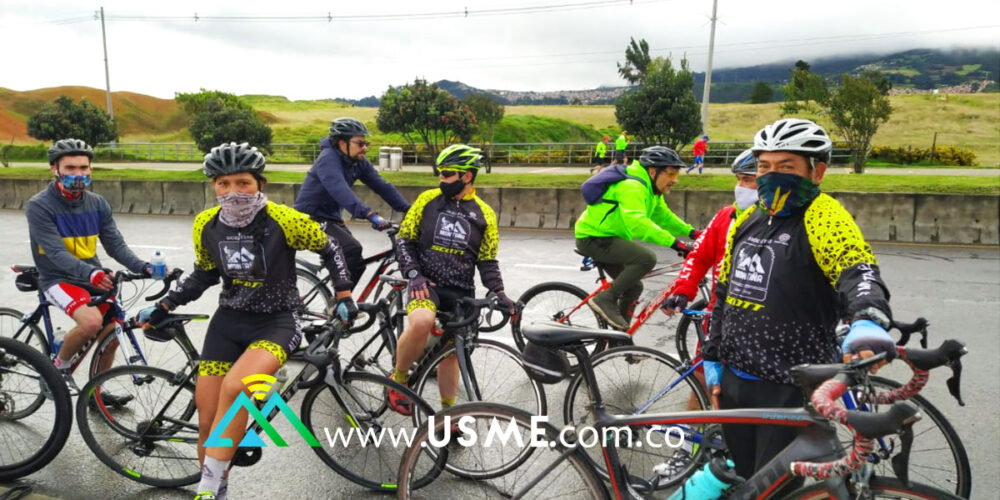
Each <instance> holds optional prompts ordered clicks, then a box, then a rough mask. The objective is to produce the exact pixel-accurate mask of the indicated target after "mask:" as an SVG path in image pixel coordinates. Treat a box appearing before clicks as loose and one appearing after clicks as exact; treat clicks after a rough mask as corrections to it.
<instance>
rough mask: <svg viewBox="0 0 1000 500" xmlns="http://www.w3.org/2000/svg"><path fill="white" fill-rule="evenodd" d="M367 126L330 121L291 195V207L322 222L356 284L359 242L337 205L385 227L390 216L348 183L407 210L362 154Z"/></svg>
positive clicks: (361, 268) (359, 267)
mask: <svg viewBox="0 0 1000 500" xmlns="http://www.w3.org/2000/svg"><path fill="white" fill-rule="evenodd" d="M366 137H368V128H367V127H365V125H364V124H363V123H361V122H360V121H358V120H356V119H354V118H337V119H336V120H333V123H331V124H330V137H326V138H324V139H323V140H321V141H320V143H319V145H320V153H319V157H318V158H316V163H313V166H312V168H311V169H309V173H308V174H307V175H306V180H305V181H304V182H303V183H302V189H301V190H300V191H299V196H298V198H296V200H295V209H296V210H298V211H300V212H304V213H307V214H309V215H310V216H312V218H313V219H315V220H317V221H319V222H320V223H323V225H324V228H325V229H326V233H327V234H329V235H330V236H333V237H334V238H335V239H336V240H337V242H338V243H340V246H341V248H342V249H343V251H344V258H345V259H347V267H348V269H349V270H350V272H351V281H352V282H354V284H355V285H357V283H358V280H359V279H360V278H361V275H362V274H363V273H364V271H365V266H364V261H363V258H362V256H361V251H362V248H361V243H358V240H357V239H355V238H354V236H353V235H352V234H351V232H350V231H349V230H348V229H347V226H346V225H344V218H343V216H342V215H341V211H342V210H347V211H348V212H350V214H351V215H352V216H353V217H356V218H359V219H366V220H367V221H369V222H371V224H372V227H373V228H375V229H377V230H379V231H384V230H386V229H388V228H389V221H387V220H386V219H384V218H383V217H382V216H380V215H379V214H377V213H375V211H374V210H372V209H371V207H369V206H368V205H365V203H364V202H363V201H361V199H360V198H358V195H356V194H354V191H352V190H351V186H353V185H354V183H355V182H356V181H358V180H360V181H361V182H363V183H364V184H365V185H366V186H368V187H369V188H371V190H372V191H375V193H377V194H378V195H379V196H381V197H382V199H383V200H385V201H386V203H388V204H389V206H390V207H392V209H393V210H395V211H397V212H402V213H406V211H407V210H409V209H410V204H409V203H408V202H407V201H406V199H405V198H403V195H401V194H399V191H397V190H396V188H395V187H393V185H392V184H389V183H388V182H386V180H385V179H383V178H382V176H381V175H379V174H378V172H376V171H375V167H374V166H372V164H371V162H369V161H368V159H367V158H365V152H367V151H368V145H369V142H368V141H367V140H366Z"/></svg>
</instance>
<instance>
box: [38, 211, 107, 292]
mask: <svg viewBox="0 0 1000 500" xmlns="http://www.w3.org/2000/svg"><path fill="white" fill-rule="evenodd" d="M25 215H26V216H27V218H28V234H29V235H30V237H31V241H34V242H35V244H37V245H38V246H39V247H40V248H32V249H31V251H32V253H42V252H43V253H45V256H46V257H48V258H49V260H51V261H52V263H53V264H55V265H56V266H58V267H59V268H60V269H62V270H64V271H66V272H69V273H72V274H73V275H74V276H77V277H79V279H80V281H81V282H84V283H87V282H89V281H90V273H92V272H93V271H94V270H95V269H97V268H96V267H94V266H92V265H90V264H88V263H86V262H84V261H82V260H80V259H78V258H76V257H74V256H73V254H71V253H69V250H66V245H65V244H63V240H62V237H61V236H59V231H57V230H56V225H55V222H53V220H52V217H51V215H49V213H48V211H47V210H46V209H45V208H43V207H42V206H40V205H39V204H38V203H30V202H29V203H28V206H27V208H26V210H25Z"/></svg>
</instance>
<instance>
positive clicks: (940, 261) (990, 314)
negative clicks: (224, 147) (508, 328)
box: [0, 210, 1000, 500]
mask: <svg viewBox="0 0 1000 500" xmlns="http://www.w3.org/2000/svg"><path fill="white" fill-rule="evenodd" d="M116 218H117V220H118V224H119V227H120V228H121V230H122V232H123V233H124V234H125V236H126V239H127V240H128V241H129V242H130V243H131V245H132V247H133V248H134V249H136V250H137V251H138V252H139V253H140V254H142V255H150V254H152V252H153V250H154V249H162V250H165V251H166V253H167V259H168V262H169V263H170V264H171V265H172V266H180V267H185V268H189V267H190V263H191V262H192V261H193V253H192V251H191V248H190V247H191V245H190V228H191V218H190V217H173V216H162V217H152V216H132V215H119V216H117V217H116ZM352 229H353V230H354V232H355V234H356V235H357V236H358V237H359V239H360V240H361V241H362V243H363V244H364V245H365V247H366V248H367V249H369V250H375V249H381V248H382V247H384V246H385V240H384V237H382V236H381V235H379V234H377V233H375V232H373V231H371V230H370V229H368V228H367V227H365V226H354V227H353V228H352ZM0 234H2V235H4V244H3V245H2V246H0V263H3V264H14V263H27V262H30V260H31V259H30V256H29V253H28V236H27V229H26V227H25V223H24V217H23V214H22V213H20V212H15V211H5V210H0ZM501 241H502V244H501V246H500V262H501V268H502V270H503V273H504V278H505V282H506V283H507V289H508V291H509V292H510V294H511V296H517V295H519V294H520V293H521V292H523V291H524V290H525V289H527V288H528V287H529V286H531V285H533V284H536V283H539V282H542V281H552V280H558V281H569V282H573V283H575V284H577V285H579V286H581V287H584V288H591V287H592V286H593V280H594V278H595V275H594V274H593V273H582V272H579V271H578V270H577V268H578V262H579V261H578V258H577V256H576V255H575V254H573V251H572V246H573V244H572V235H571V234H570V233H568V232H564V231H532V230H504V231H502V236H501ZM875 249H876V252H877V253H878V255H879V258H880V261H881V264H882V269H883V273H884V276H885V279H886V281H887V283H888V284H889V286H890V288H891V290H892V303H893V307H894V311H895V314H896V316H897V317H898V318H914V317H916V316H918V315H919V316H926V317H927V318H929V319H930V321H931V322H932V325H933V326H932V332H933V333H932V335H933V337H932V340H933V341H934V342H933V343H936V342H937V341H940V340H941V339H944V338H946V337H956V338H960V339H963V340H965V341H966V342H967V343H968V345H969V347H970V350H971V354H970V355H969V356H967V357H966V358H965V373H964V375H965V377H964V387H963V389H964V391H963V392H964V396H965V399H966V401H967V403H968V406H967V407H965V408H960V407H959V406H958V405H957V404H956V403H955V402H954V400H953V399H952V398H951V397H950V396H948V394H947V390H946V389H945V386H944V378H945V377H943V376H936V377H932V380H931V383H930V384H929V386H928V388H927V389H926V390H925V391H924V393H925V395H926V396H927V397H928V398H929V399H930V400H931V401H933V402H934V403H935V405H937V406H938V408H939V409H941V410H942V411H943V412H944V413H945V415H946V416H947V417H948V419H949V420H950V421H951V422H952V423H953V424H954V425H955V427H956V428H957V430H958V432H959V434H960V435H961V436H962V438H963V440H964V442H965V444H966V447H967V448H968V452H969V455H970V457H971V460H972V466H973V477H974V491H973V498H996V493H995V492H996V491H998V490H1000V477H998V475H997V473H996V472H997V467H996V450H997V449H1000V417H998V415H1000V363H997V359H998V357H1000V339H998V337H997V332H1000V250H998V249H997V248H996V247H960V246H926V245H899V244H884V245H882V244H879V245H875ZM655 250H656V251H657V253H658V254H659V256H660V258H661V260H662V261H664V262H673V261H675V260H676V257H675V256H673V255H672V254H671V253H670V252H666V251H663V250H662V249H659V248H657V249H655ZM11 277H12V273H11V271H9V270H8V269H7V267H6V265H4V266H0V285H3V286H0V303H2V304H3V305H4V306H8V307H14V308H17V309H20V310H28V309H30V308H32V307H34V304H33V301H34V296H33V295H32V294H23V293H18V292H17V291H16V290H15V289H14V287H13V286H10V285H9V284H10V280H11ZM666 284H667V280H666V279H664V278H661V279H655V280H652V281H651V282H649V283H647V290H659V289H661V288H662V287H663V286H665V285H666ZM214 300H215V292H214V291H210V292H209V293H207V294H206V296H205V297H203V298H202V299H201V300H199V301H198V302H197V303H195V304H192V305H189V306H188V307H186V308H185V310H186V311H189V312H205V313H211V312H212V310H213V309H214V307H213V305H212V304H213V301H214ZM55 317H56V318H57V322H58V323H61V324H63V325H64V326H66V324H67V320H66V318H64V317H63V316H62V315H59V314H56V315H55ZM203 327H204V323H201V324H194V327H193V329H192V330H193V337H194V338H195V343H196V344H198V345H200V342H201V339H202V338H203V335H204V331H203ZM669 331H672V330H670V329H669V325H666V320H665V319H664V317H663V316H662V315H659V314H657V315H656V319H655V321H654V322H653V323H652V324H650V325H647V326H646V327H645V328H644V330H643V332H641V333H640V334H639V335H638V337H637V340H638V342H639V343H641V344H647V345H652V346H657V347H661V348H663V349H664V350H672V347H671V345H670V344H671V343H670V342H667V338H668V337H667V336H666V334H665V333H666V332H669ZM493 335H496V336H497V338H501V339H504V337H506V336H507V335H506V334H505V333H503V332H497V333H496V334H493ZM508 338H509V337H508ZM905 374H906V371H905V369H904V368H902V367H896V366H894V367H891V370H890V375H891V376H894V377H895V378H902V377H904V376H905ZM546 391H547V395H548V402H549V413H550V415H561V411H562V409H561V399H562V394H563V392H564V386H563V385H556V386H547V387H546ZM298 399H301V397H299V398H296V400H295V401H292V402H291V403H290V404H291V406H292V408H293V409H296V410H297V409H298V406H299V402H298ZM553 419H554V421H555V423H557V424H558V423H559V422H560V420H561V419H560V418H559V417H553ZM282 423H283V422H282ZM278 430H279V432H281V433H282V434H284V435H294V434H288V433H289V432H293V430H292V429H291V427H290V426H288V425H287V424H285V425H284V427H282V425H281V424H279V426H278ZM290 444H291V446H290V447H288V448H281V449H279V448H275V447H273V446H272V447H268V448H267V449H266V450H265V453H264V458H263V460H262V461H261V463H259V464H258V465H256V466H255V467H254V468H253V469H252V470H236V472H234V474H235V475H234V478H235V483H234V485H233V487H232V491H233V498H275V495H278V496H280V497H281V498H346V497H352V498H358V499H360V498H386V497H385V496H384V495H376V494H372V493H367V492H364V491H362V490H360V488H358V487H356V486H354V485H353V484H352V483H349V482H347V481H345V480H343V479H342V478H340V477H339V476H337V475H336V474H335V473H334V472H333V471H331V470H330V469H328V468H326V467H325V466H324V465H323V464H322V463H321V462H320V461H319V460H317V459H316V457H315V456H314V455H313V453H312V452H311V451H310V450H309V449H308V447H306V446H296V443H293V442H292V443H290ZM28 480H30V481H32V482H34V483H35V484H36V486H37V490H36V491H37V492H38V493H42V494H44V495H49V496H53V497H58V498H71V499H105V498H130V499H135V500H138V499H186V498H191V497H192V493H191V490H158V489H152V488H145V487H143V486H142V485H139V484H137V483H133V482H130V481H127V480H125V479H124V478H123V477H122V476H119V475H117V474H115V473H113V472H112V471H110V470H109V469H107V468H106V467H105V466H104V465H102V464H101V463H100V462H98V461H97V459H96V458H94V456H93V455H92V454H91V453H90V451H89V450H88V449H87V447H86V445H85V444H84V443H83V441H82V439H81V438H80V435H79V433H78V432H77V431H76V430H74V431H73V433H72V434H71V436H70V439H69V442H68V444H67V446H66V448H65V449H64V450H63V451H62V453H61V454H60V456H59V457H57V458H56V460H55V461H54V462H53V463H52V464H50V465H49V466H48V467H47V468H45V469H44V470H42V471H40V472H38V473H36V474H34V475H32V476H30V477H29V478H28ZM3 488H4V485H0V491H2V490H3ZM277 492H280V493H277Z"/></svg>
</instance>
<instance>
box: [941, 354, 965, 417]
mask: <svg viewBox="0 0 1000 500" xmlns="http://www.w3.org/2000/svg"><path fill="white" fill-rule="evenodd" d="M948 366H950V367H951V378H949V379H948V380H947V381H946V382H945V383H946V384H947V385H948V392H950V393H951V395H952V396H954V397H955V401H958V406H965V401H962V360H961V359H956V360H954V361H952V362H950V363H948Z"/></svg>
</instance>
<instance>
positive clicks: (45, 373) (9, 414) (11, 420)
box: [0, 337, 73, 481]
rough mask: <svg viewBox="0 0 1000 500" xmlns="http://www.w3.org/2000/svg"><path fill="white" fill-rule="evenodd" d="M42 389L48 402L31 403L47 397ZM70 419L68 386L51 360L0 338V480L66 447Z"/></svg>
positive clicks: (47, 459) (42, 463)
mask: <svg viewBox="0 0 1000 500" xmlns="http://www.w3.org/2000/svg"><path fill="white" fill-rule="evenodd" d="M44 394H49V395H50V396H51V397H52V400H51V401H50V402H51V403H52V404H46V405H45V408H42V407H41V405H35V404H34V403H35V401H36V400H37V399H39V398H41V399H42V401H43V402H45V401H47V400H46V398H45V396H44ZM22 405H23V406H22ZM28 410H30V411H28ZM72 420H73V406H72V403H71V400H70V395H69V389H67V388H66V382H64V381H63V379H62V377H60V376H59V372H58V371H56V368H55V367H54V366H52V361H50V360H49V359H48V358H47V357H46V356H45V355H44V354H42V353H40V352H38V350H36V349H34V348H32V347H30V346H28V345H26V344H23V343H21V342H17V341H15V340H12V339H8V338H4V337H0V443H4V446H2V447H0V481H12V480H14V479H17V478H19V477H23V476H26V475H28V474H31V473H33V472H35V471H37V470H39V469H41V468H42V467H45V466H46V465H48V463H49V462H51V461H52V459H54V458H55V457H56V455H58V454H59V452H60V451H62V448H63V446H65V444H66V438H67V437H69V431H70V428H71V427H72Z"/></svg>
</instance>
